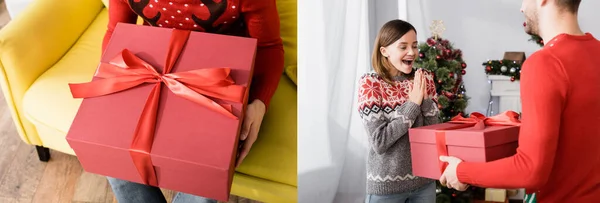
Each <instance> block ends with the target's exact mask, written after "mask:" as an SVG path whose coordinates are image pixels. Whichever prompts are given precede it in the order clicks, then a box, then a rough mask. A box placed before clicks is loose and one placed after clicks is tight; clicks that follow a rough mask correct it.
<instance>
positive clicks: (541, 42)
mask: <svg viewBox="0 0 600 203" xmlns="http://www.w3.org/2000/svg"><path fill="white" fill-rule="evenodd" d="M530 36H531V38H530V39H529V41H531V42H535V43H536V44H538V45H540V47H543V46H544V39H542V37H540V36H539V35H530Z"/></svg>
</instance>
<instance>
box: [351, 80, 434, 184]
mask: <svg viewBox="0 0 600 203" xmlns="http://www.w3.org/2000/svg"><path fill="white" fill-rule="evenodd" d="M424 73H425V77H426V80H427V94H428V95H431V96H430V97H429V98H432V99H426V100H423V102H422V104H421V105H420V106H419V105H418V104H416V103H414V102H412V101H410V100H409V99H408V93H409V91H410V89H411V88H412V86H413V82H412V81H411V80H409V79H407V78H406V77H403V76H397V77H395V78H393V79H394V80H393V82H394V84H393V85H392V84H389V83H387V82H385V81H384V80H383V78H382V77H380V76H379V75H378V74H376V73H367V74H365V75H363V76H362V77H361V79H360V82H359V83H360V84H359V85H360V86H359V98H358V106H359V107H358V108H359V109H358V110H359V111H360V116H361V118H362V121H363V123H364V125H365V128H366V132H367V135H368V140H369V145H370V149H369V157H368V161H367V193H368V194H374V195H389V194H398V193H403V192H410V191H414V190H417V189H419V188H420V187H422V186H424V185H425V184H428V183H432V182H433V181H434V180H431V179H427V178H420V177H415V176H413V175H412V163H411V158H410V143H409V141H408V129H409V128H411V127H419V126H424V125H431V124H436V123H439V122H440V121H439V117H438V115H439V110H438V107H437V94H436V93H435V84H434V83H433V75H432V74H431V73H429V72H426V71H425V72H424Z"/></svg>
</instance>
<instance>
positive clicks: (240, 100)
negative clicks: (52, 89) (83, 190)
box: [67, 24, 257, 201]
mask: <svg viewBox="0 0 600 203" xmlns="http://www.w3.org/2000/svg"><path fill="white" fill-rule="evenodd" d="M256 43H257V41H256V39H251V38H243V37H233V36H225V35H216V34H208V33H200V32H190V31H184V30H174V29H166V28H158V27H149V26H139V25H133V24H118V25H117V27H116V29H115V31H114V33H113V35H112V38H111V39H110V42H109V44H108V46H107V48H106V51H105V52H104V54H103V55H102V59H101V62H100V65H99V66H98V70H97V72H96V74H95V76H94V78H93V79H92V81H91V82H89V83H83V84H70V87H71V92H72V94H73V97H75V98H84V99H83V102H82V104H81V106H80V107H79V111H78V112H77V115H76V116H75V120H74V121H73V123H72V125H71V128H70V130H69V132H68V134H67V141H68V142H69V145H70V146H71V147H72V148H73V150H74V151H75V153H76V154H77V157H78V159H79V161H80V162H81V164H82V166H83V168H84V169H85V170H86V171H88V172H91V173H96V174H100V175H105V176H110V177H114V178H119V179H123V180H128V181H132V182H137V183H143V184H147V185H152V186H158V187H161V188H166V189H171V190H175V191H181V192H185V193H189V194H194V195H199V196H203V197H208V198H212V199H216V200H221V201H227V200H228V198H229V193H230V189H231V183H232V179H233V173H234V163H235V159H236V155H237V149H238V148H237V145H238V140H239V138H238V135H239V131H240V128H241V121H242V118H243V116H244V112H245V107H246V105H245V104H246V103H247V98H248V90H249V85H250V82H251V76H252V71H253V65H254V57H255V53H256Z"/></svg>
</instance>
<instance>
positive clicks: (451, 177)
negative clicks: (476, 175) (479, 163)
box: [440, 156, 469, 191]
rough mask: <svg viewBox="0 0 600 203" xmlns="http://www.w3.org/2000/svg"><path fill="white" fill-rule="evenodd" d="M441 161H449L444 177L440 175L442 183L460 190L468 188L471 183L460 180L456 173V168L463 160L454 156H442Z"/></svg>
mask: <svg viewBox="0 0 600 203" xmlns="http://www.w3.org/2000/svg"><path fill="white" fill-rule="evenodd" d="M440 161H443V162H446V163H448V166H447V167H446V170H444V173H443V174H442V177H440V183H441V184H442V185H445V186H446V187H448V188H454V189H456V190H459V191H465V190H467V188H469V185H467V184H464V183H461V182H460V181H458V176H457V175H456V169H457V168H458V164H460V162H462V160H460V159H459V158H456V157H453V156H440Z"/></svg>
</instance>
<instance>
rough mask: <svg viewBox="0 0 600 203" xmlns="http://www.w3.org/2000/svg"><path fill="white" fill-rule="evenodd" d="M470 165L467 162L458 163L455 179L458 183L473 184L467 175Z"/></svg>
mask: <svg viewBox="0 0 600 203" xmlns="http://www.w3.org/2000/svg"><path fill="white" fill-rule="evenodd" d="M471 165H472V164H471V163H469V162H460V163H459V164H458V166H457V167H456V177H457V178H458V181H459V182H461V183H464V184H473V178H472V177H471V176H470V175H469V168H471Z"/></svg>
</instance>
